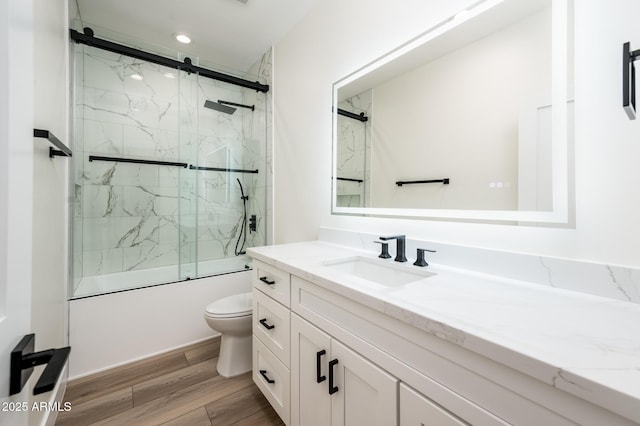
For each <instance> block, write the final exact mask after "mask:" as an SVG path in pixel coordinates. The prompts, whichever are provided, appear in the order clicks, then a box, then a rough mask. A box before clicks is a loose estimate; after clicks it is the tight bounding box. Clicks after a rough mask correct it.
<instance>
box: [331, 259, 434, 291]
mask: <svg viewBox="0 0 640 426" xmlns="http://www.w3.org/2000/svg"><path fill="white" fill-rule="evenodd" d="M387 262H393V261H391V260H389V261H382V260H377V259H369V258H367V257H361V256H356V257H350V258H348V259H341V260H336V261H331V262H325V263H324V266H327V267H329V268H331V269H333V270H335V271H340V272H343V273H345V274H347V275H351V276H354V277H357V278H361V279H365V280H367V281H372V282H374V283H377V284H380V285H383V286H386V287H398V286H402V285H406V284H409V283H412V282H415V281H419V280H423V279H425V278H428V277H431V276H434V275H435V274H434V273H431V272H427V271H424V270H418V269H417V268H418V267H417V266H416V267H415V268H416V270H415V271H413V270H408V269H409V268H410V266H408V265H407V264H403V265H401V264H395V263H387Z"/></svg>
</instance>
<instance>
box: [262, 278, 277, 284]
mask: <svg viewBox="0 0 640 426" xmlns="http://www.w3.org/2000/svg"><path fill="white" fill-rule="evenodd" d="M260 281H262V282H263V283H265V284H266V285H274V284H275V283H276V282H275V281H271V280H269V278H267V277H260Z"/></svg>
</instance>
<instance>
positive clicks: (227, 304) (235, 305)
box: [205, 292, 253, 318]
mask: <svg viewBox="0 0 640 426" xmlns="http://www.w3.org/2000/svg"><path fill="white" fill-rule="evenodd" d="M252 309H253V294H252V293H251V292H247V293H240V294H234V295H231V296H227V297H223V298H222V299H218V300H216V301H215V302H212V303H209V304H208V305H207V307H206V308H205V315H206V316H208V317H212V318H237V317H243V316H247V315H251V312H252Z"/></svg>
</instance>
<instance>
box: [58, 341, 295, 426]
mask: <svg viewBox="0 0 640 426" xmlns="http://www.w3.org/2000/svg"><path fill="white" fill-rule="evenodd" d="M219 349H220V339H219V338H215V339H212V340H208V341H205V342H202V343H198V344H195V345H192V346H189V347H187V348H183V349H181V350H176V351H172V352H167V353H165V354H162V355H158V356H155V357H152V358H147V359H145V360H142V361H138V362H135V363H131V364H128V365H125V366H122V367H118V368H115V369H112V370H109V371H105V372H102V373H98V374H95V375H92V376H89V377H84V378H81V379H78V380H74V381H71V382H69V384H68V385H67V390H66V392H65V395H64V401H65V402H70V403H71V410H70V411H67V412H64V411H63V412H60V413H59V414H58V419H57V420H56V423H55V424H56V426H85V425H117V426H122V425H127V426H138V425H140V426H146V425H163V426H200V425H202V426H212V425H213V426H218V425H220V426H227V425H247V426H248V425H251V426H253V425H283V424H284V423H283V422H282V421H281V420H280V418H279V417H278V415H277V414H276V412H275V411H274V410H273V408H271V406H270V405H269V403H268V402H267V400H266V399H265V398H264V396H263V395H262V393H261V392H260V391H259V390H258V388H257V387H256V386H255V384H254V383H253V381H252V380H251V373H247V374H243V375H241V376H238V377H234V378H232V379H226V378H224V377H221V376H219V375H218V373H217V371H216V363H217V360H218V358H217V356H218V352H219Z"/></svg>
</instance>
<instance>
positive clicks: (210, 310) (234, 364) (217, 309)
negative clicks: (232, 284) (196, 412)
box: [204, 292, 253, 377]
mask: <svg viewBox="0 0 640 426" xmlns="http://www.w3.org/2000/svg"><path fill="white" fill-rule="evenodd" d="M252 302H253V296H252V293H251V292H248V293H239V294H234V295H232V296H228V297H223V298H222V299H218V300H216V301H214V302H211V303H210V304H208V305H207V307H206V308H205V312H204V318H205V320H206V321H207V324H209V327H211V328H212V329H214V330H215V331H218V332H220V334H222V338H221V340H220V355H219V356H218V367H217V370H218V374H220V375H221V376H223V377H234V376H237V375H239V374H242V373H246V372H247V371H250V370H251V338H252V337H251V317H252V312H251V311H252Z"/></svg>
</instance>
